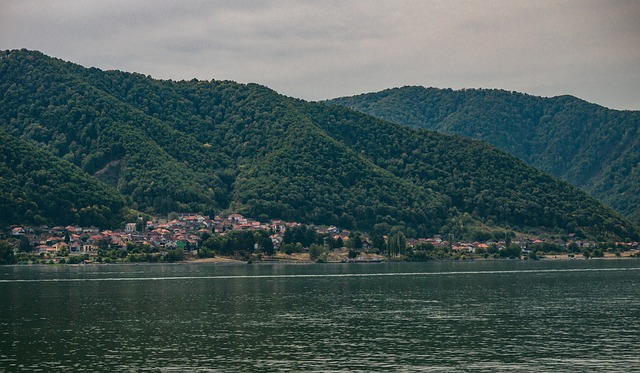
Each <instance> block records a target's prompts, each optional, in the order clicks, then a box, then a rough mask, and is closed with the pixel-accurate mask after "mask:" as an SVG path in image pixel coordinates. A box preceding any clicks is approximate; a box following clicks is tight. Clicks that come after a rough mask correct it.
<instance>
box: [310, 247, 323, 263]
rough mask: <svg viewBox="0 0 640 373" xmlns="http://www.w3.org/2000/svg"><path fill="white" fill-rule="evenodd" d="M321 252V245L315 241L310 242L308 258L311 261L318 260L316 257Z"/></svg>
mask: <svg viewBox="0 0 640 373" xmlns="http://www.w3.org/2000/svg"><path fill="white" fill-rule="evenodd" d="M323 252H324V250H323V249H322V246H320V245H318V244H315V243H314V244H311V246H310V247H309V260H312V261H316V260H318V258H319V257H320V255H322V253H323Z"/></svg>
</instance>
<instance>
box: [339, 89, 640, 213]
mask: <svg viewBox="0 0 640 373" xmlns="http://www.w3.org/2000/svg"><path fill="white" fill-rule="evenodd" d="M330 102H332V103H335V104H340V105H345V106H348V107H350V108H353V109H355V110H358V111H361V112H363V113H367V114H370V115H373V116H375V117H378V118H381V119H385V120H389V121H392V122H395V123H400V124H405V125H409V126H411V127H416V128H426V129H430V130H436V131H440V132H444V133H452V134H459V135H464V136H469V137H471V138H474V139H480V140H484V141H487V142H489V143H491V144H493V145H496V146H497V147H499V148H501V149H503V150H505V151H507V152H510V153H511V154H514V155H516V156H517V157H519V158H520V159H522V160H524V161H525V162H527V163H529V164H531V165H533V166H535V167H537V168H540V169H542V170H545V171H547V172H549V173H551V174H552V175H555V176H557V177H560V178H562V179H564V180H567V181H569V182H570V183H572V184H574V185H576V186H578V187H581V188H583V189H584V190H586V191H587V192H589V193H590V194H591V195H593V196H595V197H596V198H598V199H599V200H601V201H604V202H605V203H608V204H609V205H611V206H613V207H614V208H615V209H617V210H618V211H620V212H622V213H623V214H625V215H627V216H629V217H630V218H632V219H633V220H635V221H636V222H640V133H639V131H640V112H638V111H618V110H611V109H607V108H604V107H602V106H598V105H594V104H591V103H588V102H585V101H583V100H580V99H577V98H575V97H571V96H562V97H554V98H541V97H535V96H530V95H526V94H521V93H515V92H506V91H499V90H476V89H468V90H461V91H453V90H450V89H436V88H423V87H402V88H394V89H388V90H385V91H381V92H377V93H369V94H363V95H358V96H353V97H343V98H338V99H334V100H331V101H330Z"/></svg>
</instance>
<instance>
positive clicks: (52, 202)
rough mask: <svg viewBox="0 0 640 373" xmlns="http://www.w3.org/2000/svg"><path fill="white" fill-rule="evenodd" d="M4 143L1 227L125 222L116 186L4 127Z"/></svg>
mask: <svg viewBox="0 0 640 373" xmlns="http://www.w3.org/2000/svg"><path fill="white" fill-rule="evenodd" d="M0 144H2V145H1V146H0V211H2V213H0V225H7V224H11V223H15V222H21V223H28V224H34V225H40V224H47V223H57V224H82V225H84V226H90V225H96V226H101V227H112V226H116V225H119V224H120V223H121V222H122V219H123V213H124V207H125V200H124V198H123V197H122V196H121V195H120V194H119V193H118V192H117V191H116V190H114V189H112V188H110V187H109V186H107V185H104V184H103V183H101V182H100V181H99V180H97V179H95V178H93V177H91V176H89V175H87V174H86V173H84V172H82V170H80V169H79V168H78V167H76V166H74V165H72V164H71V163H69V162H67V161H64V160H62V159H60V158H57V157H55V156H54V155H52V154H51V153H49V152H48V151H46V150H42V149H37V148H36V147H35V146H33V145H31V144H29V143H27V142H25V141H22V140H19V139H16V138H14V137H11V136H9V135H7V134H5V133H4V132H2V131H1V130H0Z"/></svg>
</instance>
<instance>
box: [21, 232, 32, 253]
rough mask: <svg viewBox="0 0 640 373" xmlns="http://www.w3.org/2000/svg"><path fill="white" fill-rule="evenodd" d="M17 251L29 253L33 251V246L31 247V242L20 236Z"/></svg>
mask: <svg viewBox="0 0 640 373" xmlns="http://www.w3.org/2000/svg"><path fill="white" fill-rule="evenodd" d="M18 251H20V252H22V253H30V252H32V251H33V246H31V242H29V239H28V238H27V237H26V236H20V245H19V246H18Z"/></svg>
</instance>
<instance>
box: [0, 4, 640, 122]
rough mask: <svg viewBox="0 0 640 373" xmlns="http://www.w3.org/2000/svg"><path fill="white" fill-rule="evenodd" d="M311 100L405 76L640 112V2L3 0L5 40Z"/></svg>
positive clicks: (101, 63) (97, 62)
mask: <svg viewBox="0 0 640 373" xmlns="http://www.w3.org/2000/svg"><path fill="white" fill-rule="evenodd" d="M16 48H27V49H35V50H40V51H42V52H43V53H45V54H48V55H50V56H54V57H58V58H62V59H64V60H67V61H72V62H76V63H79V64H81V65H84V66H95V67H99V68H102V69H117V70H123V71H132V72H133V71H135V72H140V73H143V74H145V75H147V74H148V75H151V76H153V77H154V78H161V79H174V80H179V79H191V78H194V77H195V78H198V79H206V80H209V79H220V80H224V79H229V80H235V81H238V82H242V83H246V82H255V83H260V84H264V85H266V86H269V87H271V88H273V89H275V90H276V91H278V92H280V93H283V94H286V95H289V96H294V97H299V98H303V99H307V100H319V99H326V98H334V97H339V96H347V95H354V94H358V93H364V92H372V91H378V90H382V89H385V88H391V87H397V86H403V85H422V86H426V87H439V88H455V89H458V88H502V89H507V90H515V91H520V92H526V93H530V94H534V95H540V96H555V95H562V94H571V95H574V96H577V97H580V98H582V99H585V100H587V101H591V102H595V103H598V104H601V105H604V106H607V107H611V108H616V109H634V110H638V109H640V1H635V0H629V1H612V0H602V1H592V0H566V1H563V0H557V1H540V0H536V1H530V0H527V1H515V0H495V1H452V0H443V1H429V0H416V1H376V0H363V1H349V0H336V1H320V0H316V1H285V0H282V1H242V0H233V1H161V0H149V1H140V0H135V1H132V0H116V1H112V0H109V1H106V0H96V1H93V0H91V1H90V0H66V1H55V0H42V1H35V0H34V1H30V0H2V1H1V3H0V49H16Z"/></svg>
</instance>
